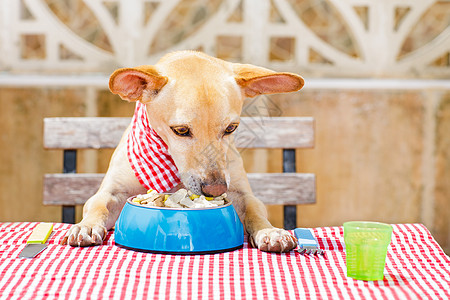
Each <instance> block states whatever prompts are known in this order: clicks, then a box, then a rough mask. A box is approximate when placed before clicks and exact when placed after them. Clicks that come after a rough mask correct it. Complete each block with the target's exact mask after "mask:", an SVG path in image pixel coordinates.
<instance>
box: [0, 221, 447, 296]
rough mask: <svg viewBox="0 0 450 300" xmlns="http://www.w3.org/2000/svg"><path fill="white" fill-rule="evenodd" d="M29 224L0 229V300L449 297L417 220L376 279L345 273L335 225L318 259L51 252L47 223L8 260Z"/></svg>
mask: <svg viewBox="0 0 450 300" xmlns="http://www.w3.org/2000/svg"><path fill="white" fill-rule="evenodd" d="M36 224H37V223H0V299H42V298H45V299H53V298H64V299H88V298H92V299H142V298H144V299H145V298H159V299H197V298H203V299H239V298H247V299H316V298H318V299H324V298H334V299H361V298H362V299H383V298H384V299H449V298H450V258H449V257H448V256H446V255H445V254H444V252H443V251H442V249H441V248H440V247H439V245H438V244H437V243H436V241H435V240H434V238H433V237H432V236H431V234H430V232H429V231H428V230H427V229H426V228H425V226H423V225H421V224H396V225H393V227H394V232H393V236H392V242H391V245H390V246H389V250H388V257H387V263H386V268H385V278H384V280H380V281H372V282H366V281H360V280H354V279H351V278H347V277H346V276H345V252H344V248H345V244H344V241H343V228H342V227H325V228H314V229H313V232H314V234H315V236H316V237H317V239H318V241H319V244H320V246H321V247H322V248H323V249H325V250H326V256H325V257H321V256H303V255H301V254H299V253H297V252H294V251H291V252H290V253H286V254H275V253H264V252H260V251H258V250H256V249H253V248H249V245H248V243H247V242H246V241H245V244H244V247H243V249H240V250H236V251H233V252H228V253H222V254H214V255H195V256H182V255H161V254H149V253H141V252H135V251H130V250H125V249H122V248H119V247H117V246H115V245H114V232H113V231H110V232H109V233H108V236H107V238H106V240H105V241H104V243H103V245H101V246H97V247H88V248H72V247H69V246H60V245H59V243H60V241H61V239H62V238H63V236H64V233H65V231H66V230H67V229H68V228H69V227H70V225H68V224H60V223H57V224H55V225H54V233H53V235H52V236H51V237H50V240H49V246H48V248H47V249H46V250H44V252H42V253H41V254H39V255H38V256H37V257H36V258H33V259H25V258H18V255H19V252H20V251H21V250H22V249H23V248H24V246H25V243H26V240H27V238H28V236H29V234H30V233H31V231H32V230H33V228H34V227H35V226H36Z"/></svg>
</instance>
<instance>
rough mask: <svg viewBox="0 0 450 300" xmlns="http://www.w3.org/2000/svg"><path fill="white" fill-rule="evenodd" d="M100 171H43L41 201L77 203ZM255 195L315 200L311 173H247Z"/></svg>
mask: <svg viewBox="0 0 450 300" xmlns="http://www.w3.org/2000/svg"><path fill="white" fill-rule="evenodd" d="M103 176H104V174H46V175H45V178H44V201H43V202H44V204H46V205H81V204H84V202H86V200H87V199H88V198H89V197H90V196H92V195H93V194H95V192H96V191H97V190H98V188H99V186H100V183H101V181H102V179H103ZM248 178H249V181H250V185H251V186H252V189H253V192H254V193H255V195H256V196H257V197H258V198H259V199H261V200H262V201H263V202H264V203H265V204H280V205H296V204H309V203H315V202H316V192H315V191H316V188H315V175H314V174H301V173H249V174H248Z"/></svg>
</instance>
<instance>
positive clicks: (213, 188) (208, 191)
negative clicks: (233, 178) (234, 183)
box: [202, 183, 228, 197]
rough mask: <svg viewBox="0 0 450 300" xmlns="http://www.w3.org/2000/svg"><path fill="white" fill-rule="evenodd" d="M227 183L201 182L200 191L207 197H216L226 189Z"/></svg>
mask: <svg viewBox="0 0 450 300" xmlns="http://www.w3.org/2000/svg"><path fill="white" fill-rule="evenodd" d="M227 189H228V188H227V185H226V184H225V183H218V184H217V183H216V184H202V193H203V194H204V195H205V196H208V197H217V196H220V195H222V194H223V193H225V192H226V191H227Z"/></svg>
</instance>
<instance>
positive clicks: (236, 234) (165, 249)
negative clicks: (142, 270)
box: [114, 198, 244, 254]
mask: <svg viewBox="0 0 450 300" xmlns="http://www.w3.org/2000/svg"><path fill="white" fill-rule="evenodd" d="M131 199H132V198H130V199H128V200H127V202H126V203H125V206H124V207H123V210H122V212H121V213H120V216H119V219H118V220H117V222H116V226H115V233H114V238H115V243H116V245H118V246H120V247H123V248H127V249H131V250H137V251H143V252H152V253H166V254H210V253H219V252H226V251H232V250H235V249H239V248H241V247H242V245H243V243H244V229H243V225H242V223H241V221H240V220H239V217H238V215H237V213H236V211H235V209H234V207H233V205H231V203H228V204H226V205H223V206H217V207H210V208H198V209H177V208H168V207H148V206H143V205H140V204H135V203H133V202H131Z"/></svg>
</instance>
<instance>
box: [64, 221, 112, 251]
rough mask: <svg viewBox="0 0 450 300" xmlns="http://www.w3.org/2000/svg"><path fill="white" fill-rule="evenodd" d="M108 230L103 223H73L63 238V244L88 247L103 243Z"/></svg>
mask: <svg viewBox="0 0 450 300" xmlns="http://www.w3.org/2000/svg"><path fill="white" fill-rule="evenodd" d="M106 233H107V230H106V228H105V227H104V226H101V225H93V226H89V225H83V224H82V223H79V224H76V225H73V226H72V227H71V228H70V229H69V230H68V231H67V233H66V236H65V237H64V238H63V240H62V242H61V244H62V245H70V246H72V247H86V246H95V245H101V244H102V242H103V239H104V238H105V237H106Z"/></svg>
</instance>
